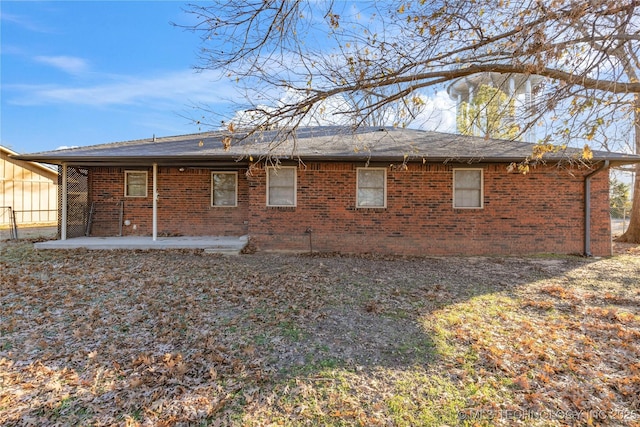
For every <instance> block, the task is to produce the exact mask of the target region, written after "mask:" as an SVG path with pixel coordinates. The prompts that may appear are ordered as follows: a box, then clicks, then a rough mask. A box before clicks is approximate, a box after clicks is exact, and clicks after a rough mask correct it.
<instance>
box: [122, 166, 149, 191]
mask: <svg viewBox="0 0 640 427" xmlns="http://www.w3.org/2000/svg"><path fill="white" fill-rule="evenodd" d="M124 196H125V197H147V172H146V171H124Z"/></svg>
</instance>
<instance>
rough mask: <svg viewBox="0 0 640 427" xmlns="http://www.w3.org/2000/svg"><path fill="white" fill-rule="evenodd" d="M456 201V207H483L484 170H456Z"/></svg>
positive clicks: (454, 172)
mask: <svg viewBox="0 0 640 427" xmlns="http://www.w3.org/2000/svg"><path fill="white" fill-rule="evenodd" d="M453 177H454V178H453V179H454V202H453V205H454V207H456V208H481V207H482V170H480V169H469V170H454V171H453Z"/></svg>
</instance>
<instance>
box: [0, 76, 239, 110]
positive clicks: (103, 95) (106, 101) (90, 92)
mask: <svg viewBox="0 0 640 427" xmlns="http://www.w3.org/2000/svg"><path fill="white" fill-rule="evenodd" d="M108 78H109V79H110V80H112V81H111V82H106V83H98V84H94V85H86V86H82V87H78V86H70V85H61V84H52V85H7V86H6V90H7V91H10V92H11V93H12V96H11V98H10V99H9V102H11V103H12V104H14V105H51V104H67V105H85V106H92V107H107V106H118V105H145V106H147V107H149V108H154V107H161V108H165V107H166V106H167V105H171V106H173V107H178V106H180V107H182V106H184V104H188V103H213V102H221V101H226V99H224V97H225V96H226V97H229V98H231V97H232V96H233V94H232V87H231V85H230V84H229V83H227V82H226V81H222V80H220V76H219V75H218V74H217V73H215V72H202V73H195V72H193V71H191V70H186V71H179V72H173V73H168V74H163V75H159V76H155V77H130V76H109V77H108ZM104 79H105V80H106V79H107V77H105V78H104Z"/></svg>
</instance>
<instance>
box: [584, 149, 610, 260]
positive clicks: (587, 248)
mask: <svg viewBox="0 0 640 427" xmlns="http://www.w3.org/2000/svg"><path fill="white" fill-rule="evenodd" d="M607 169H609V160H605V161H604V165H603V166H602V167H600V168H598V169H596V170H594V171H593V172H591V173H590V174H588V175H587V176H585V177H584V256H586V257H592V256H593V254H592V253H591V178H592V177H593V176H594V175H596V174H598V173H600V172H604V171H605V170H607Z"/></svg>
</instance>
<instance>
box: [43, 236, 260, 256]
mask: <svg viewBox="0 0 640 427" xmlns="http://www.w3.org/2000/svg"><path fill="white" fill-rule="evenodd" d="M248 240H249V239H248V236H240V237H235V236H180V237H158V239H157V240H153V239H152V238H151V237H144V236H123V237H74V238H71V239H67V240H48V241H46V242H37V243H35V244H34V247H35V248H36V249H78V248H84V249H102V250H104V249H204V250H205V251H206V252H207V253H223V254H227V255H237V254H239V253H240V251H241V250H242V248H244V247H245V246H246V244H247V242H248Z"/></svg>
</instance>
